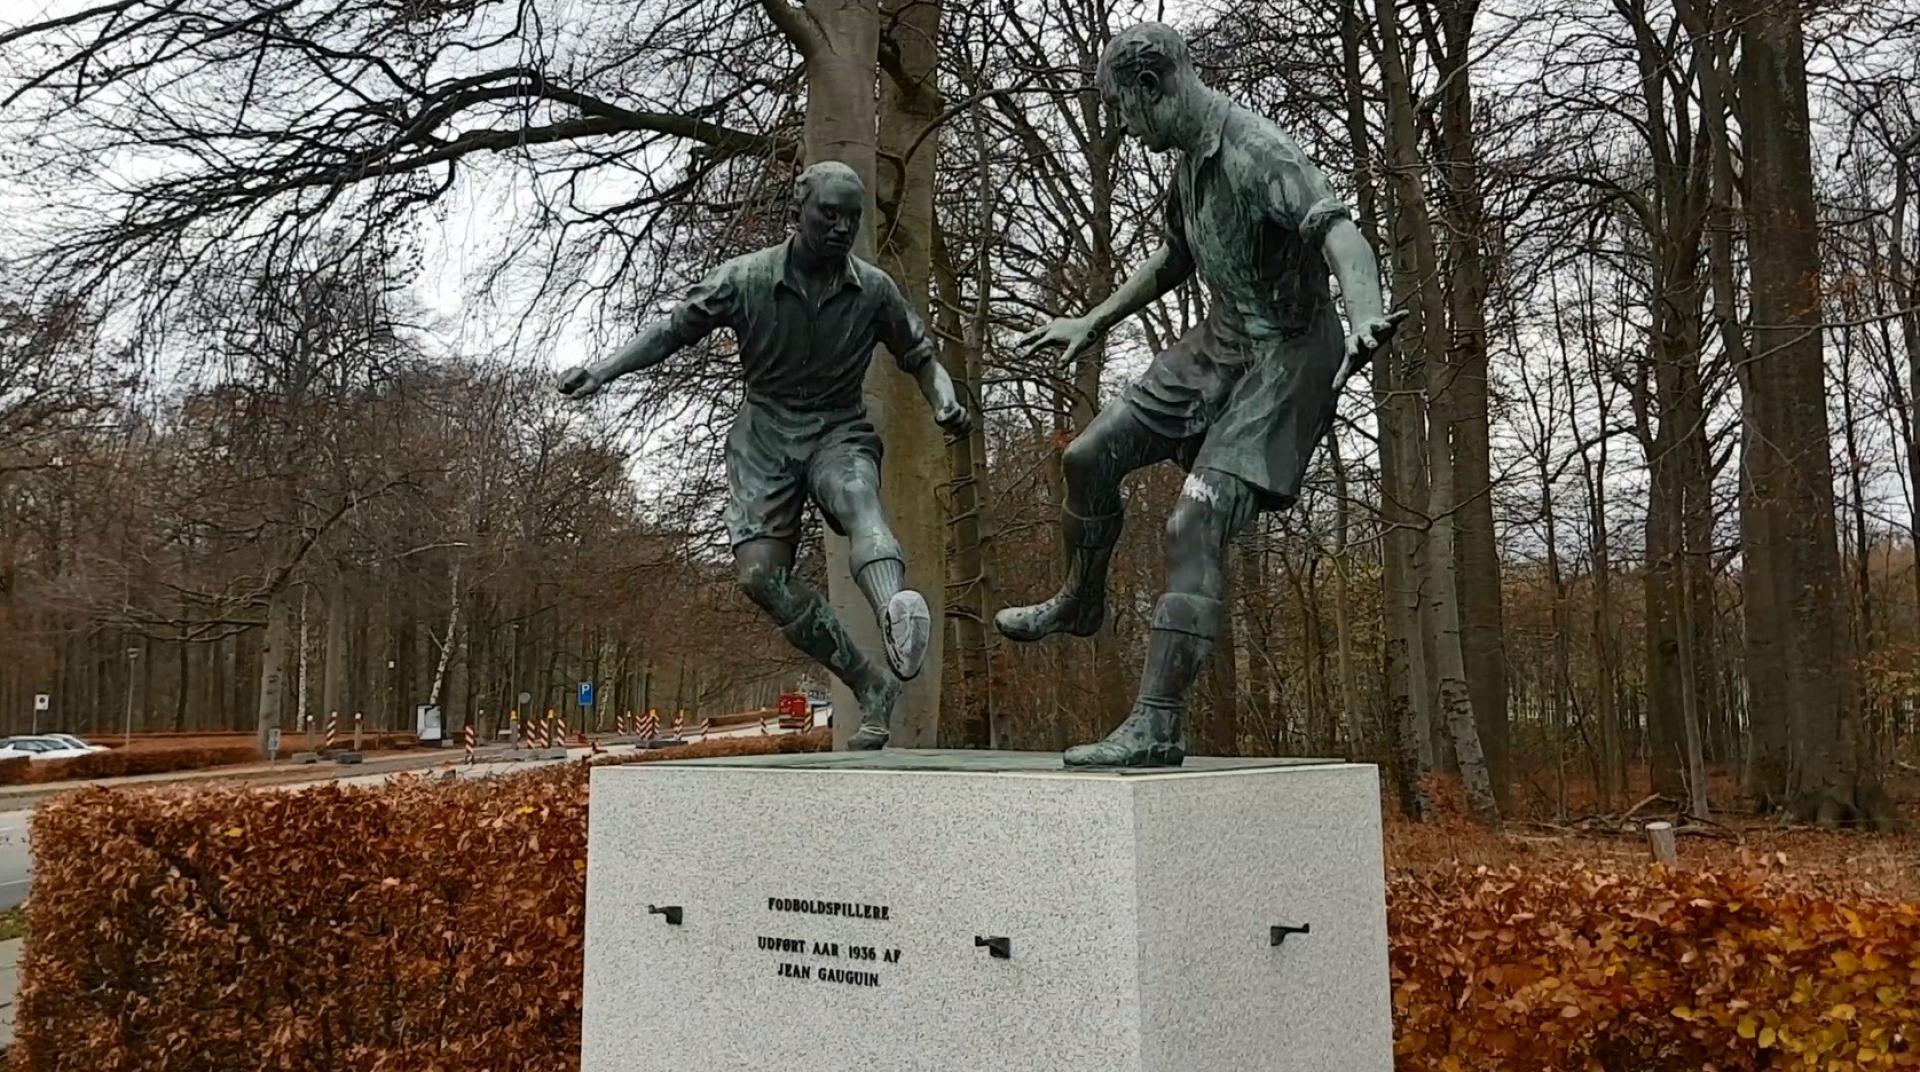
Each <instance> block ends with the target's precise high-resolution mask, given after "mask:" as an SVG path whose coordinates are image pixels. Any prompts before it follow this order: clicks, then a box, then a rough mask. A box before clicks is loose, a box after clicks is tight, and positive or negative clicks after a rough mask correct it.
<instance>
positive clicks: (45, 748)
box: [0, 737, 90, 762]
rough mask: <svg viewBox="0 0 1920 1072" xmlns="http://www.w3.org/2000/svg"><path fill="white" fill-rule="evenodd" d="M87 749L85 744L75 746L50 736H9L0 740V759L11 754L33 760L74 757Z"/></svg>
mask: <svg viewBox="0 0 1920 1072" xmlns="http://www.w3.org/2000/svg"><path fill="white" fill-rule="evenodd" d="M89 751H90V749H88V748H87V747H86V746H85V745H80V746H78V747H75V746H74V745H71V744H68V743H67V742H65V741H59V740H55V739H53V738H52V737H9V738H7V739H6V740H5V741H4V742H0V759H7V758H10V757H13V756H25V757H27V758H28V759H31V760H34V761H35V762H38V761H40V760H43V759H74V758H76V757H79V756H84V755H86V754H87V753H88V752H89Z"/></svg>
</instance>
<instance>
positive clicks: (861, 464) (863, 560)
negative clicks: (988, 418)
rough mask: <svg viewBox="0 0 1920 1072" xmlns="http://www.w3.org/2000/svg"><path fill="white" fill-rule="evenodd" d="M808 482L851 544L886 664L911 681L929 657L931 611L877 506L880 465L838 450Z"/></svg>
mask: <svg viewBox="0 0 1920 1072" xmlns="http://www.w3.org/2000/svg"><path fill="white" fill-rule="evenodd" d="M810 480H811V483H812V487H813V495H814V498H815V499H817V500H818V501H819V503H820V506H821V508H822V509H823V510H825V511H826V512H827V513H828V514H829V515H831V516H832V517H833V518H834V520H835V521H836V522H838V523H839V525H840V526H841V528H842V529H843V530H844V531H845V532H846V534H847V539H848V541H849V542H850V544H851V545H852V546H851V552H852V553H851V556H850V557H851V558H852V563H851V566H852V568H853V580H854V583H855V584H857V585H859V587H860V592H861V594H862V595H865V596H866V597H867V603H868V604H869V605H870V606H872V607H873V614H874V618H875V620H876V621H877V622H878V623H879V625H880V642H881V645H882V646H883V648H884V649H885V651H886V656H887V665H888V666H889V667H891V668H892V670H893V672H894V674H895V675H897V676H898V677H899V678H900V679H901V680H902V681H911V680H913V679H914V678H915V677H918V676H919V674H920V666H921V663H922V662H923V661H925V659H926V657H927V646H928V644H929V643H930V642H931V640H932V637H933V615H932V612H931V611H930V610H929V609H928V607H927V600H926V597H924V596H922V595H921V594H920V593H918V592H916V591H914V590H913V589H911V588H908V587H906V581H907V564H906V559H905V556H904V555H903V554H902V552H901V550H900V541H899V540H898V539H896V538H894V535H893V529H892V528H891V527H890V526H888V524H887V517H886V514H885V512H884V511H882V510H881V509H880V473H879V469H878V467H877V466H876V465H875V464H874V461H873V458H872V457H870V456H869V455H866V454H862V453H856V452H851V451H849V452H842V453H838V454H836V455H834V456H832V457H830V458H824V459H822V460H820V461H817V462H816V463H815V466H814V470H813V473H812V475H811V478H810Z"/></svg>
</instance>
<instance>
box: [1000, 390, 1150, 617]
mask: <svg viewBox="0 0 1920 1072" xmlns="http://www.w3.org/2000/svg"><path fill="white" fill-rule="evenodd" d="M1174 446H1175V444H1173V443H1172V442H1171V441H1169V440H1167V439H1165V438H1163V437H1161V436H1159V435H1156V434H1155V433H1153V432H1152V431H1150V430H1148V429H1147V427H1146V426H1145V425H1142V424H1141V423H1140V422H1139V421H1138V420H1137V419H1135V418H1134V416H1133V414H1132V413H1131V412H1130V411H1129V407H1128V403H1126V402H1120V403H1116V404H1114V405H1112V406H1108V407H1107V408H1106V409H1104V410H1102V411H1101V413H1100V416H1098V417H1096V418H1094V421H1093V423H1092V424H1090V425H1088V426H1087V430H1086V431H1084V432H1082V433H1080V435H1079V436H1078V437H1077V438H1075V439H1074V441H1073V442H1072V443H1069V444H1067V449H1066V453H1065V454H1064V455H1063V456H1062V457H1061V459H1060V467H1061V472H1062V475H1063V476H1064V477H1065V478H1066V484H1067V501H1066V505H1065V507H1064V509H1063V510H1062V511H1061V517H1060V533H1061V537H1062V542H1063V543H1064V544H1065V549H1066V558H1067V581H1066V584H1065V585H1063V586H1062V587H1061V589H1060V591H1059V592H1058V593H1057V594H1055V595H1054V596H1053V598H1051V599H1047V600H1043V601H1042V602H1039V603H1035V604H1032V605H1031V606H1025V607H1008V608H1006V609H1005V610H1002V611H1001V612H1000V613H998V614H996V615H994V617H993V624H994V628H996V629H998V630H999V631H1000V634H1001V635H1002V636H1004V637H1006V638H1007V639H1009V640H1020V641H1031V640H1039V639H1040V638H1042V637H1045V636H1049V635H1051V634H1054V633H1068V634H1071V635H1073V636H1092V635H1093V634H1094V633H1097V632H1099V630H1100V625H1101V623H1102V622H1103V621H1105V620H1106V614H1107V567H1108V565H1109V563H1111V562H1112V560H1113V546H1114V544H1116V543H1118V542H1119V540H1120V528H1121V526H1122V524H1123V523H1124V522H1125V520H1126V514H1125V509H1124V507H1123V505H1122V503H1121V499H1120V481H1121V480H1122V479H1124V478H1125V477H1126V475H1127V474H1128V473H1131V472H1133V471H1134V470H1135V469H1139V468H1141V467H1143V466H1147V465H1151V464H1153V463H1154V462H1158V461H1162V460H1165V459H1166V458H1170V457H1172V456H1173V451H1174Z"/></svg>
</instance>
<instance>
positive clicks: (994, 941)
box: [973, 935, 1013, 960]
mask: <svg viewBox="0 0 1920 1072" xmlns="http://www.w3.org/2000/svg"><path fill="white" fill-rule="evenodd" d="M973 946H974V948H975V949H979V948H983V947H984V948H985V949H986V951H987V954H988V955H989V956H991V957H993V959H995V960H1011V959H1013V939H1011V938H982V937H980V936H979V935H975V936H974V938H973Z"/></svg>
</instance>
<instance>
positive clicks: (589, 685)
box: [580, 681, 593, 707]
mask: <svg viewBox="0 0 1920 1072" xmlns="http://www.w3.org/2000/svg"><path fill="white" fill-rule="evenodd" d="M580 706H581V707H592V706H593V682H591V681H582V682H581V683H580Z"/></svg>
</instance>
